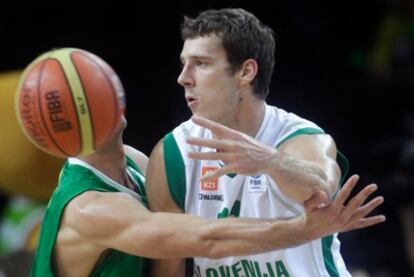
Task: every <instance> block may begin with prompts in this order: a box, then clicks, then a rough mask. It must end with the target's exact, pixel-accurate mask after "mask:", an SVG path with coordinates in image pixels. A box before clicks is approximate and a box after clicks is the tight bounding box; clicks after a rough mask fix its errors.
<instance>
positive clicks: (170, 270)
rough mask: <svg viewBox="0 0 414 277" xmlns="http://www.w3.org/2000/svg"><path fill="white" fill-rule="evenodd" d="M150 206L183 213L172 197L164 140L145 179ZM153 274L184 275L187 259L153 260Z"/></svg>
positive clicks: (154, 154)
mask: <svg viewBox="0 0 414 277" xmlns="http://www.w3.org/2000/svg"><path fill="white" fill-rule="evenodd" d="M145 189H146V192H147V197H148V204H149V208H150V210H151V211H153V212H172V213H183V211H182V210H181V208H179V207H178V206H177V204H176V203H175V202H174V200H173V199H172V197H171V194H170V191H169V189H168V184H167V176H166V171H165V164H164V149H163V140H160V141H159V142H158V143H157V145H156V146H155V147H154V149H153V150H152V152H151V156H150V160H149V163H148V170H147V173H146V179H145ZM151 274H152V276H165V277H168V276H171V277H175V276H184V274H185V259H162V260H156V259H154V260H152V261H151Z"/></svg>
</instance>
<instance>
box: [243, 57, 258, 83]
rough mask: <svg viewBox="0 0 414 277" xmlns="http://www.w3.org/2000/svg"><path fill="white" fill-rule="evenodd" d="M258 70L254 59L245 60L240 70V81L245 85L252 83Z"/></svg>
mask: <svg viewBox="0 0 414 277" xmlns="http://www.w3.org/2000/svg"><path fill="white" fill-rule="evenodd" d="M257 70H258V65H257V62H256V61H255V60H254V59H247V60H245V61H244V62H243V65H242V68H241V70H240V81H241V82H243V83H251V82H252V81H253V79H254V78H255V77H256V74H257Z"/></svg>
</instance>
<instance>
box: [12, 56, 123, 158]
mask: <svg viewBox="0 0 414 277" xmlns="http://www.w3.org/2000/svg"><path fill="white" fill-rule="evenodd" d="M15 105H16V106H15V110H16V114H17V118H18V121H19V123H20V126H21V127H22V129H23V131H24V133H25V134H26V136H27V137H28V138H29V140H31V141H32V142H33V143H34V144H35V145H36V146H37V147H39V148H40V149H42V150H44V151H46V152H47V153H50V154H52V155H55V156H58V157H68V156H79V155H80V156H85V155H88V154H91V153H93V152H94V151H95V150H97V149H99V148H100V147H101V146H102V145H104V144H105V143H106V142H108V140H110V139H111V138H112V137H113V135H114V133H115V131H116V130H117V127H118V124H119V123H120V120H121V118H122V115H123V114H124V111H125V95H124V90H123V87H122V84H121V81H120V80H119V78H118V76H117V74H116V73H115V71H114V70H113V69H112V68H111V67H110V66H109V65H108V64H107V63H106V62H105V61H103V60H102V59H101V58H99V57H98V56H96V55H94V54H92V53H90V52H87V51H85V50H81V49H76V48H61V49H57V50H52V51H50V52H47V53H45V54H43V55H41V56H39V57H38V58H37V59H35V60H34V61H33V62H32V63H31V64H30V65H29V66H28V67H27V68H26V69H25V71H24V72H23V74H22V76H21V78H20V82H19V85H18V87H17V90H16V96H15Z"/></svg>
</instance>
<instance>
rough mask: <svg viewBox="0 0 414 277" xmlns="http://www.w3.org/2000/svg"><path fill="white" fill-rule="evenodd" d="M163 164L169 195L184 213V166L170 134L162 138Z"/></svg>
mask: <svg viewBox="0 0 414 277" xmlns="http://www.w3.org/2000/svg"><path fill="white" fill-rule="evenodd" d="M164 163H165V172H166V175H167V183H168V188H169V190H170V194H171V196H172V197H173V199H174V201H175V203H176V204H177V205H178V206H179V207H180V208H181V209H182V210H183V211H184V210H185V195H186V193H187V188H186V182H185V166H184V160H183V157H182V156H181V152H180V149H179V148H178V145H177V141H176V140H175V138H174V135H173V134H172V133H168V134H167V135H166V136H165V137H164Z"/></svg>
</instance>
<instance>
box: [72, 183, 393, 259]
mask: <svg viewBox="0 0 414 277" xmlns="http://www.w3.org/2000/svg"><path fill="white" fill-rule="evenodd" d="M357 180H358V177H357V176H352V177H351V178H350V179H349V180H348V181H347V182H346V184H345V185H344V187H343V188H342V189H341V191H340V192H339V193H338V197H337V198H336V199H335V200H334V201H333V202H332V203H331V204H329V205H327V206H324V207H320V205H319V204H320V203H321V202H322V201H323V198H324V197H326V195H323V193H320V192H319V193H316V194H315V195H314V196H313V197H312V198H311V199H310V200H308V201H306V202H305V210H306V213H305V214H304V215H303V216H298V217H296V218H291V219H280V220H275V219H272V220H270V219H269V220H267V219H240V218H224V219H216V220H207V219H203V218H200V217H196V216H192V215H188V214H177V213H153V212H150V211H148V210H147V209H146V208H145V207H144V206H143V205H142V204H141V203H140V202H138V201H137V200H135V199H134V198H132V197H131V196H129V195H128V194H125V193H108V192H98V191H88V192H85V193H83V194H81V195H80V196H78V197H76V198H75V199H74V200H72V201H71V202H70V203H69V204H68V207H67V209H66V210H65V222H64V224H65V226H67V227H68V228H71V229H72V230H74V231H75V232H76V233H77V234H78V236H79V238H80V240H81V241H84V242H86V243H89V244H91V245H94V246H95V247H101V248H102V249H107V248H112V249H117V250H120V251H122V252H126V253H130V254H133V255H137V256H145V257H149V258H158V259H162V258H179V257H195V256H197V257H208V258H221V257H225V256H239V255H251V254H255V253H260V252H267V251H270V250H273V249H281V248H287V247H293V246H296V245H299V244H302V243H305V242H308V241H311V240H314V239H316V238H319V237H323V236H326V235H329V234H332V233H335V232H344V231H349V230H353V229H358V228H364V227H368V226H371V225H374V224H377V223H379V222H382V221H384V220H385V218H384V216H381V215H377V216H371V217H367V215H368V214H369V213H370V212H371V211H372V210H373V209H375V208H376V207H377V206H378V205H380V204H381V203H382V202H383V199H382V197H376V198H374V199H373V200H371V201H369V202H368V203H366V204H364V202H365V200H366V199H367V198H368V197H369V196H370V195H371V194H372V193H373V192H374V191H375V190H376V185H374V184H371V185H369V186H366V187H365V188H364V189H363V190H361V191H360V192H359V193H358V194H357V195H356V196H354V197H353V198H352V199H350V200H349V202H348V203H347V205H346V206H344V203H345V201H346V200H347V198H348V197H349V195H350V193H351V190H352V189H353V188H354V187H355V184H356V183H357Z"/></svg>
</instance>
